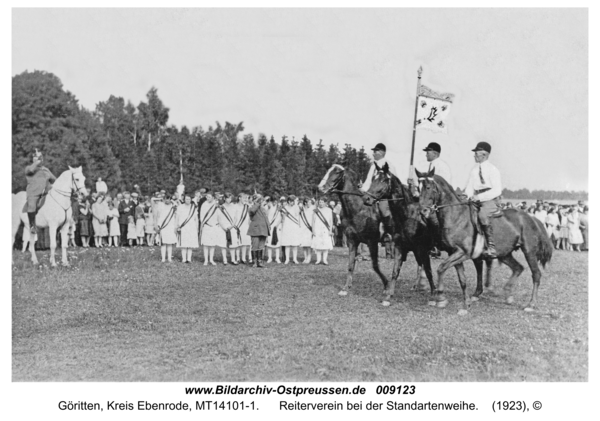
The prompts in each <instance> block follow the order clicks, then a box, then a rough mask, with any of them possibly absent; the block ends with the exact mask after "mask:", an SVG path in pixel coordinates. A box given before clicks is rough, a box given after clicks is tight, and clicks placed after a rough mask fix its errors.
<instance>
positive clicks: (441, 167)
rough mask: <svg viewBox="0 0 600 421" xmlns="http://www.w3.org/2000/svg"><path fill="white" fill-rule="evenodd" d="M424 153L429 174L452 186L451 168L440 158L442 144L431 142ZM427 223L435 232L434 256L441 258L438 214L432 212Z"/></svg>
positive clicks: (411, 180)
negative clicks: (433, 171) (432, 172)
mask: <svg viewBox="0 0 600 421" xmlns="http://www.w3.org/2000/svg"><path fill="white" fill-rule="evenodd" d="M423 151H424V152H425V157H426V159H427V162H429V168H428V169H427V172H431V170H435V175H439V176H440V177H442V178H443V179H444V180H446V181H447V182H448V184H450V185H451V186H452V171H450V166H449V165H448V164H447V163H446V161H444V160H443V159H442V158H440V155H441V153H442V147H441V146H440V144H439V143H436V142H431V143H430V144H429V145H427V147H426V148H425V149H423ZM413 177H414V178H415V179H416V178H417V176H416V172H415V173H414V175H413ZM408 184H409V185H414V182H413V178H409V179H408ZM427 222H428V224H429V226H430V228H431V230H432V232H433V235H434V236H435V237H434V238H435V243H436V246H435V247H434V249H433V251H432V253H433V255H434V256H437V257H439V256H440V252H439V250H437V247H441V242H442V236H441V232H440V223H439V221H438V218H437V213H436V212H431V213H430V214H429V217H428V218H427Z"/></svg>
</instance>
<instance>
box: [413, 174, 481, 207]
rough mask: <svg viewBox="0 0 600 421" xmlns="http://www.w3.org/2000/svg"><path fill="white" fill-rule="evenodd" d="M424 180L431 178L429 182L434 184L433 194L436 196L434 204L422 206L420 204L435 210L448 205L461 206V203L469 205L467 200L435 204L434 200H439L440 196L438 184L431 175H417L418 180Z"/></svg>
mask: <svg viewBox="0 0 600 421" xmlns="http://www.w3.org/2000/svg"><path fill="white" fill-rule="evenodd" d="M424 180H431V182H432V183H433V185H434V186H435V194H436V196H437V197H436V198H435V200H434V204H433V205H431V206H423V205H421V206H423V207H424V208H425V209H429V210H430V211H433V212H437V211H438V210H439V209H442V208H447V207H450V206H463V205H469V204H470V202H469V201H466V202H458V203H447V204H445V205H436V204H435V201H439V200H440V198H441V194H440V191H439V189H438V184H437V183H436V182H435V180H434V179H433V177H419V181H424Z"/></svg>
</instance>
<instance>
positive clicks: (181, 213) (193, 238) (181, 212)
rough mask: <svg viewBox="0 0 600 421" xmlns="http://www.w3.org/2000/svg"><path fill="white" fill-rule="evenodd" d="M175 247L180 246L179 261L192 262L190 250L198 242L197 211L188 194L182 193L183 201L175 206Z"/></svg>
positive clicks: (196, 245) (197, 245)
mask: <svg viewBox="0 0 600 421" xmlns="http://www.w3.org/2000/svg"><path fill="white" fill-rule="evenodd" d="M176 224H177V247H179V248H181V261H182V262H183V263H192V250H193V249H196V248H198V247H199V244H198V213H197V212H196V204H195V203H194V202H192V197H191V196H190V195H187V194H186V195H184V203H183V204H181V205H179V206H178V207H177V214H176Z"/></svg>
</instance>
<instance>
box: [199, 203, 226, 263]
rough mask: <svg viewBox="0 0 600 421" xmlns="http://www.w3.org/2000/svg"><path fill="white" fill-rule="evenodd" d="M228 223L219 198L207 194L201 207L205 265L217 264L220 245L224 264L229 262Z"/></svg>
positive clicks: (201, 237) (201, 230)
mask: <svg viewBox="0 0 600 421" xmlns="http://www.w3.org/2000/svg"><path fill="white" fill-rule="evenodd" d="M227 228H228V225H227V224H226V222H225V217H224V216H223V213H222V212H221V210H220V209H219V204H218V203H217V200H216V199H215V197H214V196H213V195H212V194H211V193H207V194H206V201H205V202H204V204H203V205H202V209H200V244H201V245H202V247H203V248H204V266H206V265H208V264H209V263H210V264H211V265H213V266H214V265H216V263H215V260H214V258H215V248H216V247H220V248H221V250H222V253H223V264H224V265H226V264H227V242H226V239H225V230H226V229H227Z"/></svg>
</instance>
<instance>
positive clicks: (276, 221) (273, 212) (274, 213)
mask: <svg viewBox="0 0 600 421" xmlns="http://www.w3.org/2000/svg"><path fill="white" fill-rule="evenodd" d="M265 202H267V206H268V208H269V211H268V218H269V232H270V233H271V235H270V236H268V237H267V263H271V262H272V261H273V250H275V262H276V263H281V260H280V259H279V255H280V244H281V211H280V210H279V205H278V203H277V202H276V201H275V200H273V199H271V198H270V197H268V196H267V197H265Z"/></svg>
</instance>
